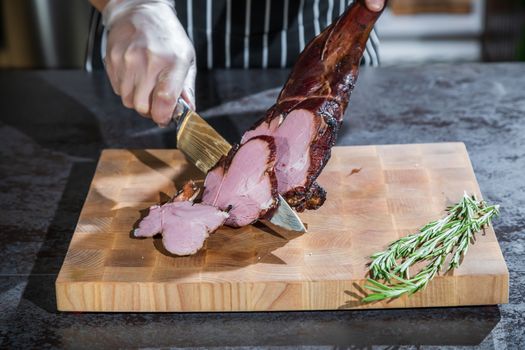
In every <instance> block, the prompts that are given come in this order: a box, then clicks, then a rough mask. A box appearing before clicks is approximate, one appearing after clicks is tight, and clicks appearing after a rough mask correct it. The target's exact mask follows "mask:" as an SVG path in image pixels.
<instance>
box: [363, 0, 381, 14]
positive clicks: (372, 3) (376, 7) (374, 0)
mask: <svg viewBox="0 0 525 350" xmlns="http://www.w3.org/2000/svg"><path fill="white" fill-rule="evenodd" d="M365 3H366V7H368V9H369V10H370V11H374V12H378V11H381V10H382V9H383V6H385V0H365Z"/></svg>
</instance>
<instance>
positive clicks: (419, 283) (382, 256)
mask: <svg viewBox="0 0 525 350" xmlns="http://www.w3.org/2000/svg"><path fill="white" fill-rule="evenodd" d="M447 212H448V214H447V215H446V216H445V217H444V218H442V219H439V220H436V221H433V222H429V223H428V224H426V225H424V226H423V227H422V228H421V229H420V230H419V232H417V233H414V234H411V235H408V236H406V237H402V238H400V239H398V240H396V241H394V242H392V243H390V244H389V245H388V248H387V249H386V250H385V251H383V252H378V253H375V254H373V255H372V256H371V259H372V261H371V262H370V264H369V274H370V277H371V278H369V279H367V282H368V283H367V284H365V288H367V289H369V290H371V291H373V292H375V293H372V294H369V295H367V296H366V297H364V298H363V299H362V301H363V302H373V301H379V300H384V299H391V298H397V297H400V296H402V295H405V294H407V295H411V294H414V293H416V292H418V291H420V290H422V289H424V288H425V287H426V285H427V284H428V283H429V282H430V281H431V280H432V279H433V278H434V277H435V276H436V275H437V274H439V273H440V272H441V271H442V270H443V265H444V264H445V261H446V259H447V257H448V256H451V258H450V262H449V264H448V266H447V268H446V271H449V270H451V269H455V268H457V267H459V265H460V264H461V261H462V259H463V257H464V256H465V254H466V253H467V251H468V248H469V245H470V244H471V243H473V242H474V240H475V233H476V232H478V231H480V230H482V229H483V228H485V227H487V226H488V225H490V224H491V221H492V219H493V218H494V217H496V216H498V215H499V206H498V205H487V203H486V202H485V201H478V200H477V199H476V197H475V196H474V195H472V196H469V195H468V194H467V193H466V192H465V194H464V195H463V198H462V199H461V200H460V201H459V202H458V203H457V204H455V205H452V206H449V207H447ZM419 262H426V265H425V266H424V267H423V268H422V269H421V270H420V271H419V272H417V273H416V274H415V275H414V276H412V277H410V276H409V274H410V268H411V267H413V266H414V265H415V264H416V263H419ZM379 281H383V282H384V283H381V282H379Z"/></svg>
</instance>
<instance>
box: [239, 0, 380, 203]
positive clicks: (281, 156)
mask: <svg viewBox="0 0 525 350" xmlns="http://www.w3.org/2000/svg"><path fill="white" fill-rule="evenodd" d="M379 15H380V13H378V12H371V11H369V10H368V9H367V8H366V6H365V5H363V4H362V2H361V1H354V3H353V4H352V5H351V6H350V7H349V8H348V9H347V10H346V11H345V13H343V15H342V16H341V17H339V18H338V19H337V20H336V21H335V22H334V23H333V24H332V25H330V26H329V27H328V28H326V29H325V30H324V31H323V32H322V33H321V34H319V35H318V36H317V37H315V38H314V39H313V40H312V41H311V42H310V43H309V44H308V45H307V46H306V48H305V49H304V51H303V52H302V53H301V55H300V56H299V58H298V60H297V62H296V64H295V66H294V68H293V70H292V72H291V74H290V77H289V78H288V81H287V82H286V84H285V86H284V88H283V90H282V91H281V93H280V95H279V98H278V100H277V103H276V104H275V105H274V106H272V107H271V108H270V109H269V110H268V112H267V113H266V116H265V117H264V118H262V119H261V120H260V121H259V122H257V123H256V124H255V125H254V126H253V127H252V129H251V130H249V131H247V132H246V133H245V134H244V136H243V138H242V142H246V141H248V140H249V139H251V138H252V137H253V136H256V135H268V136H273V137H275V142H276V146H277V155H276V157H277V165H276V176H277V181H278V188H279V193H280V194H281V195H282V196H283V197H284V198H285V199H286V200H287V202H288V203H289V204H290V205H291V206H292V207H295V209H296V210H297V211H302V210H304V209H317V208H318V207H319V206H321V205H322V204H323V202H324V199H325V197H326V193H325V191H324V190H322V189H321V188H320V187H319V185H316V184H315V180H316V179H317V177H318V176H319V174H320V173H321V171H322V169H323V168H324V166H325V165H326V163H327V162H328V160H329V159H330V149H331V148H332V146H333V145H334V144H335V141H336V137H337V132H338V130H339V128H340V125H341V123H342V120H343V114H344V112H345V109H346V107H347V105H348V101H349V99H350V93H351V92H352V89H353V88H354V85H355V82H356V80H357V75H358V71H359V63H360V61H361V57H362V54H363V51H364V49H365V45H366V41H367V39H368V36H369V34H370V31H371V30H372V27H373V26H374V23H375V21H376V20H377V18H378V17H379Z"/></svg>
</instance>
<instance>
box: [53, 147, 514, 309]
mask: <svg viewBox="0 0 525 350" xmlns="http://www.w3.org/2000/svg"><path fill="white" fill-rule="evenodd" d="M188 179H202V174H200V173H199V172H198V170H196V168H194V167H193V166H191V165H189V164H188V163H187V162H186V160H185V159H184V157H183V156H182V154H181V153H180V152H178V151H176V150H106V151H104V152H103V153H102V156H101V158H100V161H99V164H98V167H97V171H96V174H95V176H94V178H93V183H92V185H91V188H90V190H89V194H88V196H87V199H86V202H85V205H84V207H83V209H82V212H81V215H80V218H79V221H78V225H77V227H76V230H75V232H74V234H73V238H72V240H71V245H70V247H69V251H68V253H67V256H66V258H65V261H64V264H63V266H62V269H61V270H60V274H59V276H58V279H57V281H56V297H57V304H58V309H59V310H61V311H148V312H150V311H255V310H319V309H352V308H408V307H433V306H456V305H482V304H499V303H506V302H507V301H508V271H507V267H506V265H505V261H504V260H503V256H502V254H501V250H500V248H499V245H498V242H497V240H496V236H495V234H494V231H493V230H492V228H489V229H487V230H486V231H485V232H484V233H483V234H478V236H477V240H476V242H475V244H474V245H472V247H471V248H470V250H469V253H468V255H467V257H466V258H465V260H464V262H463V264H462V265H461V267H460V268H459V269H457V270H455V271H453V273H449V274H447V275H445V276H439V277H436V278H435V279H434V280H433V281H432V282H431V283H430V284H429V285H428V287H427V288H426V289H425V290H424V291H422V292H419V293H417V294H415V295H413V296H411V297H402V298H399V299H397V300H393V301H390V302H376V303H371V304H362V303H361V302H360V301H359V300H360V298H361V297H362V296H363V295H364V293H365V291H364V290H363V288H362V286H363V285H364V278H365V274H366V266H365V264H366V263H367V262H368V261H369V260H368V257H369V256H370V255H371V254H372V253H374V252H376V251H379V250H383V249H384V248H385V247H386V245H387V244H388V243H389V242H391V241H393V240H395V239H397V238H399V237H401V236H404V235H407V234H409V233H412V232H415V231H416V230H417V229H418V228H419V227H420V226H422V225H423V224H425V223H426V222H428V221H429V220H433V219H437V218H439V217H441V216H442V215H443V214H444V211H443V210H444V208H445V207H446V206H447V205H449V204H451V203H452V202H456V201H458V200H459V199H460V198H461V196H462V194H463V191H465V190H466V191H468V192H470V193H475V194H476V195H478V196H480V192H479V187H478V184H477V182H476V178H475V176H474V172H473V170H472V166H471V163H470V160H469V158H468V154H467V151H466V149H465V145H464V144H463V143H440V144H419V145H392V146H357V147H334V149H333V153H332V158H331V160H330V162H329V163H328V165H327V166H326V168H325V170H324V171H323V173H322V175H321V176H320V177H319V183H320V184H321V185H322V186H323V187H324V188H325V189H326V190H327V191H328V199H327V201H326V203H325V204H324V206H323V207H322V208H320V209H319V210H317V211H311V212H305V213H301V214H300V217H301V219H302V220H303V221H304V222H305V223H306V224H307V225H308V229H309V232H308V233H307V234H304V235H297V234H284V233H280V234H278V233H275V232H272V231H271V230H269V229H267V228H266V227H264V226H261V225H255V226H248V227H244V228H242V229H230V228H223V229H220V230H219V231H217V232H216V233H215V234H214V235H212V236H211V238H210V239H209V240H208V241H207V243H206V246H205V249H203V250H201V251H200V252H199V253H198V254H196V255H194V256H190V257H174V256H170V255H169V254H168V253H167V252H166V251H165V250H164V249H163V248H162V244H161V242H160V239H151V238H149V239H135V238H131V236H130V231H131V230H132V228H133V226H134V224H135V223H136V222H137V220H139V218H140V217H141V215H142V214H143V213H144V209H146V208H148V207H149V206H150V205H153V204H155V203H158V202H159V201H163V200H164V201H165V200H166V199H167V198H168V196H172V195H173V194H174V193H175V192H176V186H180V185H181V184H182V183H184V182H185V181H186V180H188Z"/></svg>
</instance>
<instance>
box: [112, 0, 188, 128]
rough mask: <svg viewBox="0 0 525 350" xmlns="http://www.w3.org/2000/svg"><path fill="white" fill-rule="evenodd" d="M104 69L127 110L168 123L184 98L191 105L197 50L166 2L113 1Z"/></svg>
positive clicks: (162, 124)
mask: <svg viewBox="0 0 525 350" xmlns="http://www.w3.org/2000/svg"><path fill="white" fill-rule="evenodd" d="M103 18H104V24H105V26H106V29H107V30H108V41H107V47H106V57H105V59H104V61H105V64H106V71H107V74H108V77H109V80H110V82H111V85H112V87H113V90H114V91H115V93H116V94H117V95H119V96H120V97H121V98H122V103H123V104H124V106H126V107H127V108H133V109H135V110H136V111H137V112H138V113H140V114H141V115H142V116H144V117H148V118H152V119H153V120H154V121H155V122H156V123H157V124H159V126H166V125H168V124H169V122H170V121H171V116H172V114H173V111H174V109H175V106H176V103H177V99H178V98H179V96H182V98H183V99H184V100H186V102H188V104H189V105H190V106H191V107H192V108H193V109H195V97H194V88H195V75H196V72H197V68H196V63H195V49H194V48H193V45H192V43H191V41H190V39H189V38H188V36H187V35H186V32H185V31H184V28H183V27H182V25H181V24H180V22H179V20H178V19H177V17H176V15H175V11H174V8H173V5H172V3H171V1H169V0H149V1H148V0H125V1H123V0H111V1H110V2H109V3H108V4H107V5H106V7H105V9H104V11H103Z"/></svg>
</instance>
